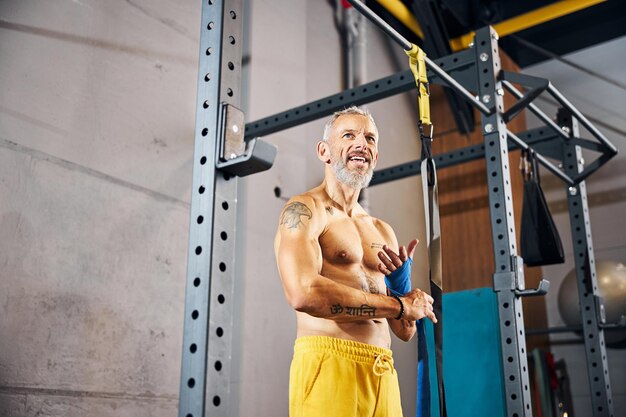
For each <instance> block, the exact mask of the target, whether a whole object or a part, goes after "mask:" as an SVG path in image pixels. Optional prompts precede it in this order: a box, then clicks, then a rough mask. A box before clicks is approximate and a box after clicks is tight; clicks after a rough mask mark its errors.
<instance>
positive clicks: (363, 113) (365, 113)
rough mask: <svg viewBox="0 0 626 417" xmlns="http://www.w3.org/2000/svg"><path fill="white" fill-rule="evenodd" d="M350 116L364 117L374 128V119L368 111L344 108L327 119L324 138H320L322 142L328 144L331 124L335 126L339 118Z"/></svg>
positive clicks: (353, 107) (354, 107)
mask: <svg viewBox="0 0 626 417" xmlns="http://www.w3.org/2000/svg"><path fill="white" fill-rule="evenodd" d="M351 114H356V115H359V116H365V117H367V118H368V119H370V121H371V122H372V124H373V125H374V126H376V122H374V118H373V117H372V115H371V113H370V112H369V110H367V109H364V108H361V107H357V106H350V107H348V108H345V109H343V110H339V111H336V112H335V113H333V115H332V116H331V117H330V119H328V121H327V122H326V124H325V125H324V136H322V140H323V141H324V142H328V136H329V135H330V129H332V127H333V124H335V121H336V120H337V119H338V118H340V117H341V116H346V115H351Z"/></svg>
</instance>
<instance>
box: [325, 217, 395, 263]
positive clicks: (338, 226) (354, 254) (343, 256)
mask: <svg viewBox="0 0 626 417" xmlns="http://www.w3.org/2000/svg"><path fill="white" fill-rule="evenodd" d="M319 243H320V247H321V249H322V257H323V259H324V262H325V263H330V264H333V265H336V266H340V265H344V266H345V267H347V268H349V267H350V266H360V267H361V268H362V269H364V270H365V271H371V272H372V273H377V270H378V263H379V262H380V261H379V259H378V252H379V251H380V250H382V246H383V245H384V244H387V245H389V244H390V243H391V242H388V241H386V239H385V236H384V233H383V232H382V231H381V230H380V229H379V228H378V227H377V226H376V224H375V223H374V222H373V221H372V220H371V218H367V217H365V218H359V219H352V218H349V217H347V216H345V217H340V216H336V218H332V219H329V222H328V224H327V227H326V230H325V232H324V233H323V234H322V235H321V236H320V238H319Z"/></svg>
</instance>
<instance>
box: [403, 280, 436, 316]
mask: <svg viewBox="0 0 626 417" xmlns="http://www.w3.org/2000/svg"><path fill="white" fill-rule="evenodd" d="M400 300H402V303H403V304H404V317H403V318H404V320H409V321H415V320H419V319H422V318H424V317H428V318H429V319H430V320H431V321H432V322H433V323H437V317H435V313H434V312H433V302H434V301H435V300H434V299H433V297H431V296H430V295H428V294H427V293H425V292H424V291H422V290H420V289H419V288H416V289H414V290H411V291H410V292H408V293H407V294H406V295H405V296H404V297H400Z"/></svg>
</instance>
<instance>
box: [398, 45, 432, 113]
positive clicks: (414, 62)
mask: <svg viewBox="0 0 626 417" xmlns="http://www.w3.org/2000/svg"><path fill="white" fill-rule="evenodd" d="M404 52H405V53H406V54H407V55H408V56H409V67H410V68H411V72H412V73H413V76H414V77H415V84H416V85H417V102H418V105H419V110H420V123H421V124H423V125H431V122H430V84H429V83H428V77H427V76H426V60H425V58H426V54H425V53H424V51H422V50H421V49H420V48H419V47H418V46H417V45H415V44H411V49H410V50H408V51H404Z"/></svg>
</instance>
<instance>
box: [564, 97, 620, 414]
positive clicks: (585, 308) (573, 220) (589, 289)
mask: <svg viewBox="0 0 626 417" xmlns="http://www.w3.org/2000/svg"><path fill="white" fill-rule="evenodd" d="M557 119H558V122H559V124H560V125H561V126H562V127H564V128H565V129H566V130H568V131H569V133H570V135H571V136H572V137H580V132H579V127H578V121H577V120H576V119H575V118H573V117H572V116H571V114H570V113H569V112H568V111H566V110H564V109H561V110H560V111H559V114H558V116H557ZM562 152H563V159H562V161H563V169H564V170H565V173H566V174H568V175H569V176H571V177H574V176H576V175H577V174H578V173H579V172H582V171H583V169H584V165H585V162H584V160H583V155H582V152H581V147H580V146H577V145H576V144H574V143H571V142H569V141H567V142H565V143H564V144H563V145H562ZM567 206H568V209H569V217H570V225H571V230H572V244H573V249H574V253H573V255H574V261H575V264H576V282H577V283H578V296H579V300H580V309H581V318H582V325H583V337H584V341H585V356H586V357H587V371H588V375H589V388H590V392H591V405H592V409H593V415H594V416H596V417H613V416H614V413H613V400H612V394H611V383H610V380H609V369H608V363H607V360H606V346H605V345H604V330H603V328H602V324H603V314H602V310H601V309H602V307H601V304H600V299H599V297H598V280H597V277H596V265H595V257H594V252H593V241H592V239H591V224H590V222H589V207H588V202H587V186H586V184H585V181H581V182H580V183H578V185H576V186H573V187H569V188H568V189H567Z"/></svg>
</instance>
